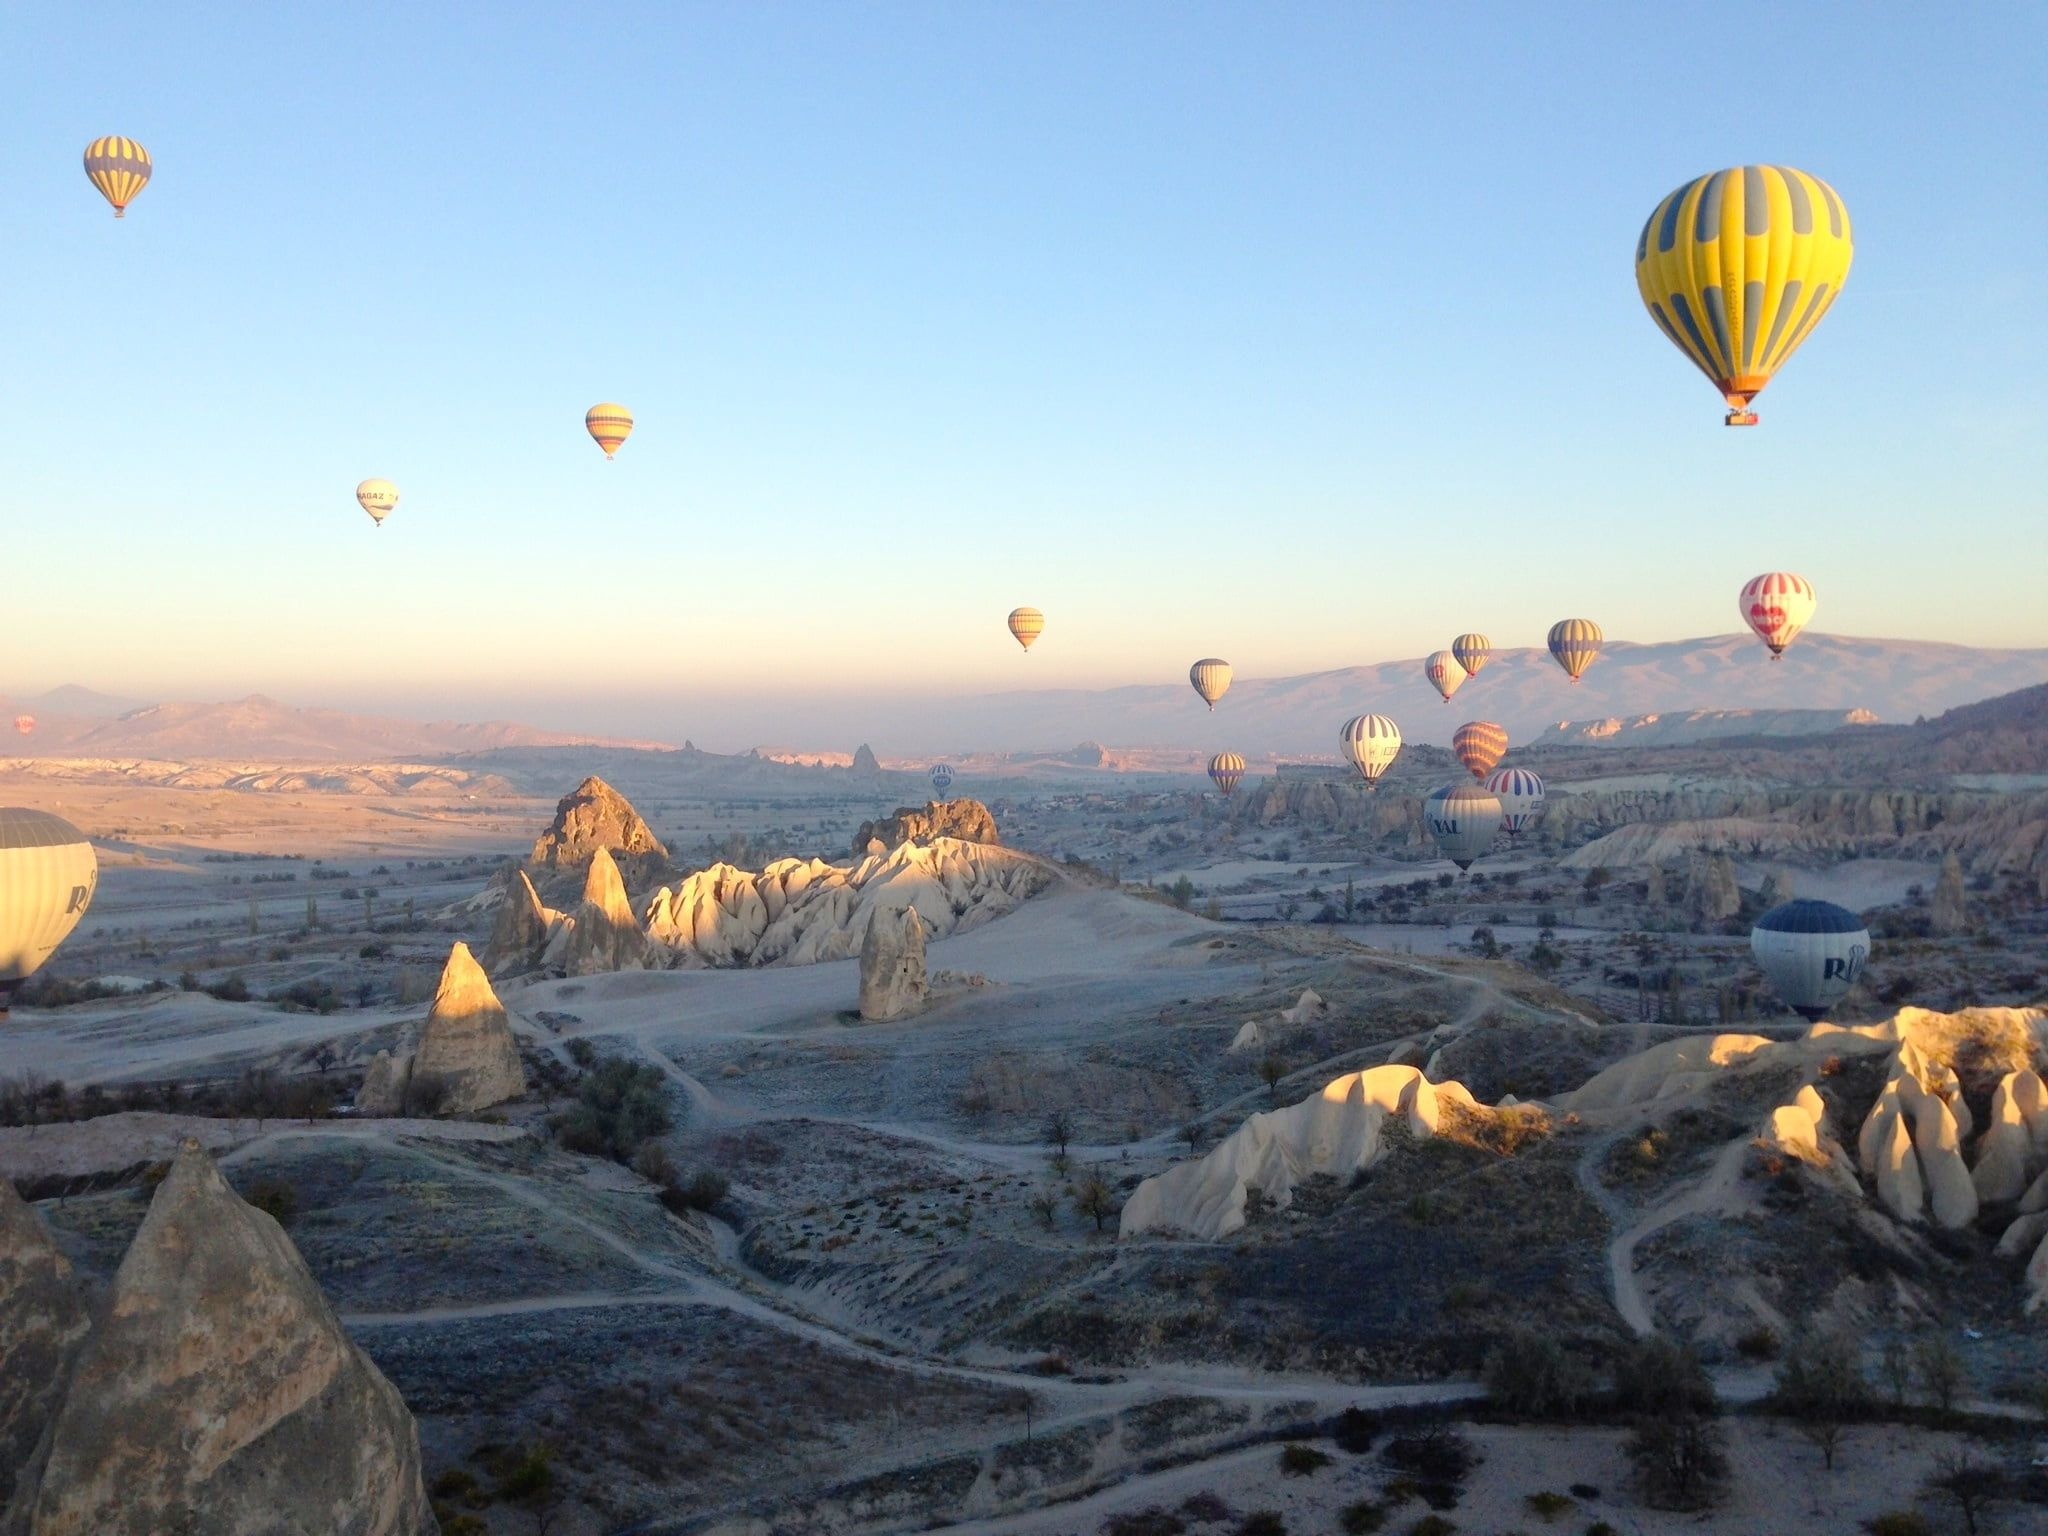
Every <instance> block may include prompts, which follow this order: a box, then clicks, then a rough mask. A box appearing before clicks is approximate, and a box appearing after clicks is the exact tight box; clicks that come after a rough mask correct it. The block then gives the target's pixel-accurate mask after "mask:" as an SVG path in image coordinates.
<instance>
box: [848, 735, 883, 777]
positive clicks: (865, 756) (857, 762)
mask: <svg viewBox="0 0 2048 1536" xmlns="http://www.w3.org/2000/svg"><path fill="white" fill-rule="evenodd" d="M853 771H854V772H855V773H857V774H859V775H860V776H861V777H862V778H865V779H872V778H875V777H877V776H878V775H879V774H880V773H881V771H882V765H881V764H880V763H879V762H877V761H876V760H875V749H874V748H873V747H871V746H869V745H868V744H867V743H866V742H862V743H861V744H860V745H859V746H858V747H856V748H855V749H854V753H853Z"/></svg>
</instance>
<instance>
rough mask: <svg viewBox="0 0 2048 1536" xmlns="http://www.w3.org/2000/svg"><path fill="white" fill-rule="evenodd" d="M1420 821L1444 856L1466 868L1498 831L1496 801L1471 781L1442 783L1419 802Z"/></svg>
mask: <svg viewBox="0 0 2048 1536" xmlns="http://www.w3.org/2000/svg"><path fill="white" fill-rule="evenodd" d="M1422 824H1423V825H1424V826H1425V827H1427V828H1429V835H1430V836H1431V837H1434V838H1435V839H1436V845H1437V847H1439V848H1440V849H1442V850H1443V855H1444V857H1445V858H1447V859H1449V860H1450V861H1451V862H1452V863H1453V864H1455V865H1457V866H1458V868H1460V869H1470V868H1471V867H1472V861H1473V860H1474V859H1476V858H1478V857H1479V855H1481V854H1482V853H1484V852H1486V850H1487V848H1488V847H1490V846H1491V845H1492V843H1493V834H1494V833H1496V832H1498V831H1499V830H1500V801H1498V800H1496V799H1495V798H1494V797H1493V796H1492V795H1489V794H1488V793H1487V792H1486V791H1485V790H1483V789H1479V788H1477V787H1475V786H1473V785H1471V784H1446V785H1445V786H1444V787H1443V788H1442V789H1438V790H1433V791H1431V793H1430V796H1429V798H1428V799H1427V800H1425V801H1423V802H1422Z"/></svg>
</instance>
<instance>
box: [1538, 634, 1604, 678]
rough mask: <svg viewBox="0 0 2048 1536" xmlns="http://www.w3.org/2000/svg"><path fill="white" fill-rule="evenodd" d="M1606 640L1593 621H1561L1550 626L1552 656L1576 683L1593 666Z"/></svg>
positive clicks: (1566, 674)
mask: <svg viewBox="0 0 2048 1536" xmlns="http://www.w3.org/2000/svg"><path fill="white" fill-rule="evenodd" d="M1605 638H1606V637H1605V636H1604V635H1602V634H1601V633H1600V626H1599V625H1598V624H1595V623H1594V622H1593V621H1592V620H1591V619H1559V620H1558V621H1557V622H1556V623H1555V624H1553V625H1551V626H1550V654H1551V656H1552V657H1553V658H1555V660H1556V662H1557V664H1558V665H1559V666H1560V667H1563V668H1564V673H1565V676H1566V677H1569V678H1570V679H1571V680H1572V681H1573V682H1574V683H1576V682H1577V681H1578V680H1579V674H1580V673H1582V672H1584V671H1585V670H1586V668H1588V667H1590V666H1591V665H1593V658H1594V657H1595V656H1598V655H1599V654H1600V642H1601V641H1602V640H1603V639H1605Z"/></svg>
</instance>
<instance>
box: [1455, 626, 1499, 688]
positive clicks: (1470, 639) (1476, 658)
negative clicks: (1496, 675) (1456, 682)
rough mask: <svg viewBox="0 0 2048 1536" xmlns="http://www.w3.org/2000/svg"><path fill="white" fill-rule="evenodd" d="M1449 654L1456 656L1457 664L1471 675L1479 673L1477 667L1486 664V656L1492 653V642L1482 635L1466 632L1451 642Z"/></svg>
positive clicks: (1475, 675)
mask: <svg viewBox="0 0 2048 1536" xmlns="http://www.w3.org/2000/svg"><path fill="white" fill-rule="evenodd" d="M1451 654H1452V655H1453V656H1455V657H1457V658H1458V665H1459V666H1461V667H1463V668H1464V669H1465V671H1466V674H1467V675H1468V676H1471V677H1477V676H1478V675H1479V669H1480V668H1481V667H1483V666H1485V665H1486V658H1487V657H1489V656H1491V655H1492V654H1493V642H1492V641H1491V640H1489V639H1487V638H1486V636H1484V635H1476V634H1472V633H1469V632H1468V633H1466V634H1462V635H1460V636H1458V638H1457V639H1455V640H1453V641H1452V642H1451Z"/></svg>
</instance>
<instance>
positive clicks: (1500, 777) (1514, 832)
mask: <svg viewBox="0 0 2048 1536" xmlns="http://www.w3.org/2000/svg"><path fill="white" fill-rule="evenodd" d="M1486 792H1487V793H1488V794H1490V795H1493V796H1495V797H1497V798H1498V799H1499V800H1500V824H1501V825H1502V826H1503V827H1506V828H1507V832H1508V836H1509V837H1520V836H1521V835H1522V833H1523V831H1524V830H1525V829H1526V828H1528V826H1529V825H1530V824H1531V823H1532V822H1534V821H1535V820H1536V818H1537V817H1538V816H1539V815H1541V814H1542V812H1543V780H1541V779H1540V778H1538V777H1537V776H1536V775H1535V774H1533V773H1531V772H1530V771H1529V770H1528V769H1526V768H1496V769H1494V770H1493V772H1492V773H1490V774H1488V775H1487V776H1486Z"/></svg>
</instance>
